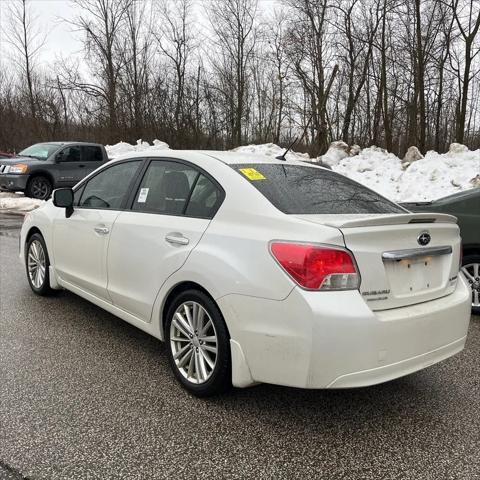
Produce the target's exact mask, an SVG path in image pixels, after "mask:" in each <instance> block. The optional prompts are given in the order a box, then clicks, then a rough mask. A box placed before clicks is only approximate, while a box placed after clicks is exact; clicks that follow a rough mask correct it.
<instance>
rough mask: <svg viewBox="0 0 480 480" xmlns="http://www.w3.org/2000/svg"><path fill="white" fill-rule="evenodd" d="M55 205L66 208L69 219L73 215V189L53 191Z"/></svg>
mask: <svg viewBox="0 0 480 480" xmlns="http://www.w3.org/2000/svg"><path fill="white" fill-rule="evenodd" d="M53 204H54V205H55V206H56V207H59V208H65V209H66V210H65V216H66V217H67V218H68V217H70V216H71V215H72V213H73V190H72V189H71V188H57V189H56V190H54V191H53Z"/></svg>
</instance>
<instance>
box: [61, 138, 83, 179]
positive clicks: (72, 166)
mask: <svg viewBox="0 0 480 480" xmlns="http://www.w3.org/2000/svg"><path fill="white" fill-rule="evenodd" d="M57 155H58V154H57ZM60 155H61V156H60V158H59V159H58V160H56V162H57V164H56V166H57V172H58V174H57V185H58V186H73V185H75V184H76V183H77V182H79V181H80V180H81V179H82V178H83V177H84V176H85V175H86V167H85V162H84V161H83V159H82V152H81V149H80V147H79V146H72V147H66V148H64V149H63V150H62V151H61V152H60Z"/></svg>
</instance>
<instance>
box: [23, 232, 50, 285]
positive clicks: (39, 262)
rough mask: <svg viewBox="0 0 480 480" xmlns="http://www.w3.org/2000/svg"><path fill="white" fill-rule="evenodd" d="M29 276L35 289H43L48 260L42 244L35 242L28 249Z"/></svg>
mask: <svg viewBox="0 0 480 480" xmlns="http://www.w3.org/2000/svg"><path fill="white" fill-rule="evenodd" d="M27 266H28V276H29V278H30V281H31V282H32V285H33V286H34V287H35V288H41V287H42V285H43V282H44V281H45V273H46V270H47V260H46V256H45V251H44V249H43V246H42V244H41V243H40V242H39V241H38V240H34V241H33V242H32V243H31V244H30V246H29V248H28V257H27Z"/></svg>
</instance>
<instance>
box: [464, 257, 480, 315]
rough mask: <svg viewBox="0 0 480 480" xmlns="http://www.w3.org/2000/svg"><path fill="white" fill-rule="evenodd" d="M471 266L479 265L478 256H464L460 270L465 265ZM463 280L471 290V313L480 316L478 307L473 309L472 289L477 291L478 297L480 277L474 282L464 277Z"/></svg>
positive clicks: (479, 307)
mask: <svg viewBox="0 0 480 480" xmlns="http://www.w3.org/2000/svg"><path fill="white" fill-rule="evenodd" d="M472 264H478V265H480V254H477V253H473V254H469V255H465V256H464V257H463V260H462V270H463V267H464V266H465V265H472ZM465 278H466V279H467V283H468V285H469V286H470V288H471V289H472V313H474V314H475V315H480V306H477V307H474V306H473V289H474V288H476V289H477V291H478V295H479V297H480V277H476V278H475V279H474V280H472V279H471V278H470V277H468V276H467V275H465Z"/></svg>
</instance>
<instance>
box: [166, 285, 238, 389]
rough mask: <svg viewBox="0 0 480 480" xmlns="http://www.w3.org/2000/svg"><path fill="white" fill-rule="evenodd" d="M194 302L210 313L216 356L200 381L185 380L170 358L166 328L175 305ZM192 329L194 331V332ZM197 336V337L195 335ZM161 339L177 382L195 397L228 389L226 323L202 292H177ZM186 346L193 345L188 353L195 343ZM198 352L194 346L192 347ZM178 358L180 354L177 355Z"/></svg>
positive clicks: (210, 300)
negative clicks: (209, 372)
mask: <svg viewBox="0 0 480 480" xmlns="http://www.w3.org/2000/svg"><path fill="white" fill-rule="evenodd" d="M189 302H194V303H196V304H198V305H200V306H201V307H202V308H203V309H204V310H205V312H206V313H207V314H208V316H209V317H210V320H211V322H212V323H213V326H214V334H215V335H216V337H217V343H216V347H217V354H216V355H217V357H216V360H215V366H214V368H213V370H212V372H211V374H210V377H209V378H208V379H207V380H206V381H205V382H204V383H200V384H196V383H193V382H192V381H190V380H188V378H186V377H185V375H184V374H182V373H181V371H180V369H179V366H177V364H176V360H175V359H174V352H173V349H174V348H175V347H174V343H175V342H174V341H171V338H170V331H171V325H172V321H173V318H174V315H175V312H176V311H177V309H178V308H179V307H181V306H182V305H183V304H185V303H189ZM195 333H196V332H195ZM199 338H200V337H199ZM165 342H166V346H167V355H168V360H169V363H170V367H171V368H172V371H173V373H174V375H175V377H176V378H177V380H178V381H179V382H180V384H181V385H182V386H183V387H184V388H185V389H186V390H187V391H189V392H190V393H192V394H193V395H195V396H197V397H208V396H212V395H218V394H220V393H223V392H225V391H226V390H228V389H229V388H230V387H231V385H232V373H231V371H232V368H231V356H230V336H229V334H228V330H227V326H226V324H225V321H224V319H223V316H222V314H221V312H220V310H219V308H218V306H217V305H216V303H215V302H214V301H213V300H212V299H211V298H210V297H209V296H208V295H206V294H205V293H204V292H202V291H200V290H187V291H185V292H182V293H180V294H179V295H178V296H177V297H176V298H175V299H174V300H173V302H172V303H171V304H170V306H169V308H168V311H167V316H166V322H165ZM183 342H184V344H187V345H188V339H187V341H185V340H183ZM190 347H191V348H192V349H193V350H192V351H193V353H190V356H193V355H195V352H194V350H195V347H194V345H193V343H192V345H190ZM196 350H197V352H198V350H199V349H198V348H197V349H196ZM180 358H181V357H180Z"/></svg>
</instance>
